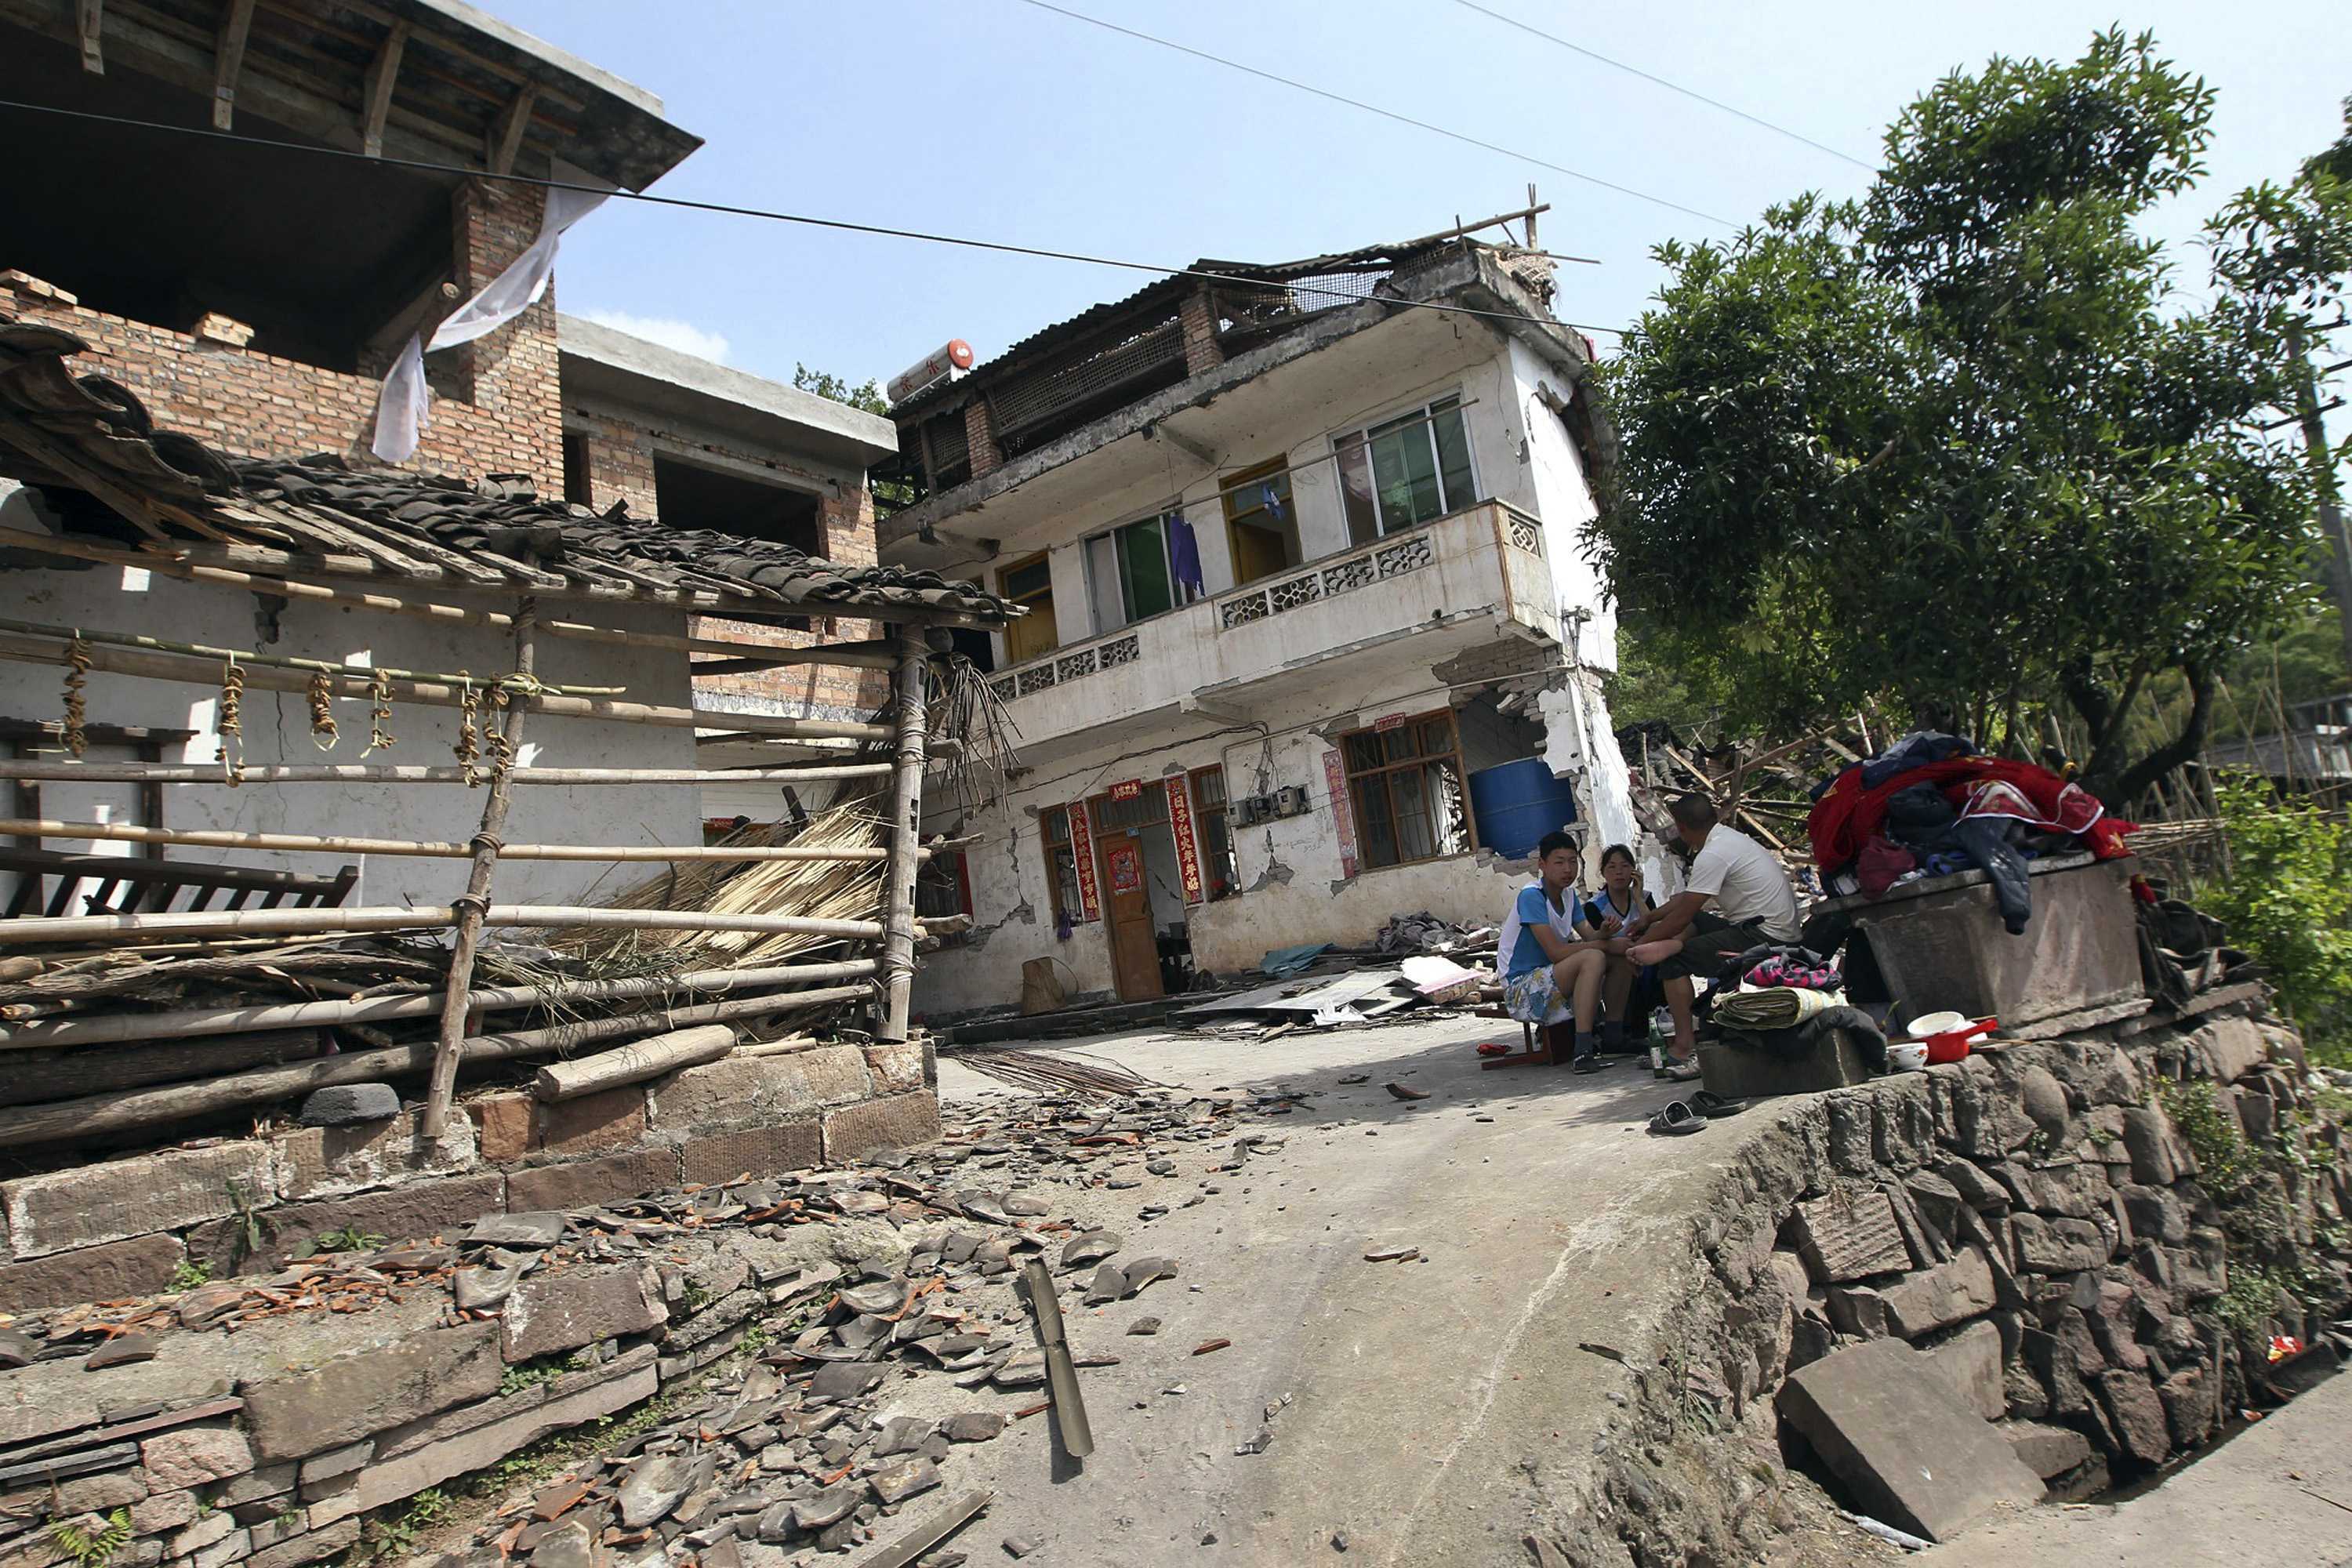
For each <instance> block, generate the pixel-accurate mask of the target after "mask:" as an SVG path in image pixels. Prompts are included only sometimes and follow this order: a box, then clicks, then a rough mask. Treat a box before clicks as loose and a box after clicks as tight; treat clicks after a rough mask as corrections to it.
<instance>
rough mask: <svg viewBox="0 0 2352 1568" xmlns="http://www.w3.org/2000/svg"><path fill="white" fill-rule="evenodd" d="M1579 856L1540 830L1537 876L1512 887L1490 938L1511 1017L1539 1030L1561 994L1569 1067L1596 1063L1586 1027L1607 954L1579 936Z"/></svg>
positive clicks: (1572, 844)
mask: <svg viewBox="0 0 2352 1568" xmlns="http://www.w3.org/2000/svg"><path fill="white" fill-rule="evenodd" d="M1580 859H1581V858H1580V856H1579V855H1578V853H1577V848H1576V840H1575V839H1573V838H1570V837H1569V836H1568V835H1567V834H1565V833H1547V834H1545V835H1544V837H1543V839H1542V841H1541V842H1540V843H1538V845H1537V846H1536V870H1537V873H1538V874H1537V877H1536V879H1535V880H1534V881H1532V882H1530V883H1528V885H1527V886H1526V887H1524V888H1521V889H1519V890H1518V894H1517V897H1515V898H1514V899H1513V900H1511V912H1510V913H1509V914H1508V915H1507V916H1506V917H1505V918H1504V921H1503V929H1502V931H1501V932H1500V933H1499V935H1498V939H1497V941H1496V949H1495V952H1496V959H1497V961H1498V962H1499V963H1501V964H1502V966H1503V1005H1504V1007H1505V1009H1506V1010H1507V1012H1509V1014H1510V1015H1511V1016H1512V1017H1514V1018H1517V1019H1519V1020H1520V1021H1521V1022H1523V1023H1528V1024H1533V1025H1534V1026H1536V1027H1538V1028H1539V1029H1540V1028H1542V1027H1543V1026H1545V1024H1546V1023H1547V1022H1549V1019H1550V1017H1551V1014H1552V1010H1553V1009H1554V1008H1555V1007H1558V1006H1559V1005H1560V1003H1561V1000H1562V999H1563V998H1568V999H1570V1008H1571V1011H1572V1013H1573V1016H1574V1017H1575V1020H1576V1057H1575V1064H1574V1065H1575V1068H1576V1070H1577V1071H1578V1072H1591V1071H1592V1070H1593V1068H1597V1067H1599V1066H1600V1065H1601V1054H1600V1048H1599V1047H1600V1042H1599V1041H1598V1040H1596V1039H1595V1038H1594V1037H1593V1032H1592V1025H1593V1020H1594V1018H1595V1017H1596V1016H1598V1015H1599V1013H1600V1009H1601V978H1602V976H1603V974H1604V973H1605V972H1606V970H1607V968H1608V954H1607V953H1606V952H1604V951H1603V949H1602V945H1601V943H1600V942H1590V941H1579V940H1578V939H1577V937H1576V927H1577V923H1578V922H1579V921H1580V920H1581V919H1582V918H1583V916H1584V903H1583V900H1582V899H1581V898H1580V897H1579V895H1578V893H1577V890H1576V878H1577V873H1578V871H1579V870H1580V868H1581V867H1580Z"/></svg>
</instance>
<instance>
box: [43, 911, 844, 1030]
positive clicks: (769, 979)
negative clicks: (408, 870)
mask: <svg viewBox="0 0 2352 1568" xmlns="http://www.w3.org/2000/svg"><path fill="white" fill-rule="evenodd" d="M0 929H5V922H0ZM880 969H881V965H880V964H879V963H877V962H876V961H875V960H873V959H870V958H854V959H841V960H837V961H835V962H833V963H788V964H775V965H772V966H770V967H767V968H762V969H698V970H692V971H689V972H688V973H684V974H655V975H637V976H635V977H633V978H630V979H627V980H580V981H569V982H564V981H559V982H553V983H551V984H540V985H498V986H488V987H486V988H484V989H482V990H479V991H475V992H472V993H470V994H467V997H466V1007H467V1011H468V1012H474V1013H503V1012H512V1011H514V1010H516V1009H518V1008H523V1007H543V1006H546V1005H548V1004H550V1003H551V1002H554V1001H558V1000H561V1001H564V1002H572V1003H588V1002H626V1001H632V1000H635V999H636V998H638V997H642V996H663V995H697V994H718V995H722V996H724V995H731V994H733V993H735V992H737V991H748V990H756V989H759V988H760V987H762V986H770V985H800V984H808V983H809V982H811V981H819V980H862V979H867V978H869V977H870V976H872V975H874V974H876V973H879V971H880ZM441 1005H442V1003H441V993H440V992H438V991H430V992H424V993H419V994H409V995H402V996H369V997H359V998H344V999H341V1000H337V1001H332V1002H278V1003H270V1004H267V1005H260V1006H253V1007H184V1008H181V1009H179V1010H178V1011H176V1012H170V1013H108V1014H102V1015H100V1016H94V1017H85V1018H60V1019H58V1020H55V1021H53V1022H47V1023H33V1024H20V1025H18V1026H16V1027H15V1028H11V1029H0V1049H16V1050H22V1049H26V1048H42V1049H46V1048H47V1047H58V1046H108V1045H120V1044H121V1043H122V1042H124V1041H126V1040H139V1041H144V1040H172V1039H187V1038H191V1037H195V1036H201V1035H242V1034H248V1033H251V1032H254V1031H256V1030H261V1029H292V1028H307V1027H310V1026H316V1025H321V1024H383V1023H389V1022H391V1021H393V1020H394V1019H398V1018H426V1017H431V1016H434V1015H435V1014H437V1013H439V1012H440V1011H441Z"/></svg>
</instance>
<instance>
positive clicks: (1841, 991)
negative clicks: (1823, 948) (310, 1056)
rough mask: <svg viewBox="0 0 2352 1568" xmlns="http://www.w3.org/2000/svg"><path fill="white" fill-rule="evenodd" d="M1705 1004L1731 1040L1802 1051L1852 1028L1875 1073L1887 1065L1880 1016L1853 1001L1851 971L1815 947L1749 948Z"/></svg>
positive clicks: (1726, 969)
mask: <svg viewBox="0 0 2352 1568" xmlns="http://www.w3.org/2000/svg"><path fill="white" fill-rule="evenodd" d="M1700 1005H1701V1007H1702V1008H1703V1009H1704V1010H1705V1011H1706V1013H1707V1015H1708V1016H1709V1021H1710V1023H1711V1024H1712V1026H1713V1027H1714V1028H1715V1030H1716V1031H1717V1036H1718V1037H1720V1038H1721V1040H1722V1041H1723V1043H1724V1044H1726V1045H1727V1046H1737V1047H1741V1048H1743V1049H1747V1050H1756V1051H1763V1052H1765V1053H1766V1054H1768V1055H1770V1056H1776V1057H1788V1058H1796V1057H1802V1056H1806V1055H1809V1054H1811V1051H1812V1049H1813V1047H1814V1046H1815V1045H1816V1044H1818V1043H1819V1042H1820V1040H1821V1037H1822V1035H1823V1034H1825V1033H1827V1032H1828V1031H1829V1030H1832V1029H1844V1030H1847V1031H1849V1032H1850V1033H1852V1034H1853V1037H1854V1039H1855V1042H1856V1044H1857V1045H1858V1046H1859V1047H1860V1049H1861V1051H1862V1054H1863V1057H1864V1059H1865V1060H1867V1061H1868V1062H1869V1064H1870V1068H1871V1070H1872V1071H1873V1072H1877V1071H1879V1070H1881V1069H1883V1068H1885V1065H1886V1037H1885V1034H1884V1033H1882V1032H1881V1031H1880V1029H1879V1026H1878V1021H1877V1020H1876V1019H1874V1018H1873V1017H1872V1016H1870V1015H1869V1014H1867V1013H1865V1012H1864V1011H1863V1010H1862V1009H1861V1008H1859V1007H1850V1006H1848V1005H1846V1000H1845V977H1844V976H1843V975H1842V974H1840V973H1838V970H1837V967H1836V965H1835V964H1833V963H1831V961H1830V959H1829V958H1828V956H1826V955H1825V954H1822V953H1820V952H1815V951H1813V950H1812V949H1811V948H1806V947H1800V946H1796V945H1793V944H1790V943H1768V944H1766V945H1763V946H1760V947H1751V948H1749V949H1748V951H1747V952H1743V953H1741V954H1740V955H1739V956H1738V957H1737V958H1734V959H1732V960H1730V961H1728V962H1727V963H1725V965H1724V966H1723V972H1722V973H1721V975H1720V976H1719V977H1718V979H1717V983H1716V985H1715V988H1714V989H1713V990H1712V991H1710V992H1709V993H1708V994H1707V995H1706V998H1705V999H1704V1000H1703V1001H1702V1003H1701V1004H1700Z"/></svg>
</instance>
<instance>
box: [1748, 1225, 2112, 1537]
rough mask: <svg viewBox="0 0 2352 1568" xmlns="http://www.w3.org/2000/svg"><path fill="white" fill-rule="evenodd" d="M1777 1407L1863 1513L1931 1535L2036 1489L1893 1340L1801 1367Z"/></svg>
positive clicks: (2005, 1447) (1850, 1348)
mask: <svg viewBox="0 0 2352 1568" xmlns="http://www.w3.org/2000/svg"><path fill="white" fill-rule="evenodd" d="M1892 1223H1893V1222H1892V1219H1891V1217H1890V1220H1889V1226H1890V1227H1891V1226H1892ZM2151 1394H2153V1391H2152V1390H2151ZM1776 1404H1777V1405H1778V1408H1779V1409H1780V1414H1781V1415H1783V1416H1785V1417H1786V1418H1787V1419H1788V1421H1789V1422H1790V1425H1791V1426H1795V1427H1796V1428H1797V1429H1798V1431H1800V1432H1801V1433H1802V1434H1803V1435H1804V1436H1805V1439H1806V1440H1807V1441H1808V1442H1810V1443H1811V1445H1812V1447H1813V1450H1814V1452H1816V1453H1817V1454H1819V1455H1820V1456H1821V1457H1822V1460H1823V1462H1824V1463H1826V1464H1827V1465H1828V1466H1829V1468H1830V1470H1831V1472H1832V1474H1833V1475H1835V1476H1836V1477H1837V1478H1838V1479H1839V1480H1840V1481H1841V1482H1843V1484H1844V1485H1845V1486H1846V1487H1847V1488H1848V1489H1850V1490H1851V1492H1852V1494H1853V1499H1854V1500H1855V1501H1856V1502H1857V1503H1858V1504H1859V1505H1860V1506H1861V1509H1862V1511H1864V1512H1865V1513H1868V1514H1870V1515H1871V1516H1872V1517H1873V1518H1875V1519H1880V1520H1884V1521H1886V1522H1887V1523H1889V1524H1892V1525H1894V1526H1895V1527H1896V1528H1897V1529H1900V1530H1907V1531H1911V1532H1912V1533H1913V1534H1915V1535H1921V1536H1925V1537H1927V1539H1928V1540H1930V1541H1948V1540H1950V1539H1951V1538H1952V1537H1953V1536H1954V1535H1955V1534H1957V1533H1958V1532H1959V1531H1961V1530H1963V1529H1965V1528H1966V1527H1967V1526H1968V1525H1969V1522H1970V1521H1974V1520H1975V1519H1977V1518H1978V1517H1979V1515H1981V1514H1983V1513H1984V1512H1985V1511H1986V1510H1989V1509H1990V1508H1992V1507H1994V1506H1995V1505H1996V1504H1999V1503H2002V1502H2031V1501H2033V1500H2035V1499H2037V1498H2039V1497H2040V1496H2041V1495H2042V1478H2041V1477H2039V1476H2037V1475H2035V1474H2034V1473H2033V1472H2032V1470H2031V1469H2029V1468H2027V1467H2026V1466H2025V1465H2024V1464H2023V1463H2022V1462H2021V1461H2020V1460H2019V1459H2018V1458H2017V1456H2016V1455H2015V1454H2014V1453H2013V1452H2011V1448H2010V1446H2009V1444H2008V1442H2007V1441H2006V1440H2004V1439H2003V1438H2002V1437H2001V1436H2000V1433H1998V1432H1996V1431H1995V1430H1994V1429H1993V1427H1992V1426H1991V1424H1990V1422H1988V1421H1986V1420H1985V1419H1984V1417H1982V1416H1981V1415H1977V1414H1976V1413H1975V1412H1974V1411H1973V1410H1970V1409H1968V1408H1966V1407H1965V1406H1963V1405H1959V1404H1958V1403H1957V1402H1956V1401H1955V1399H1954V1398H1953V1395H1952V1394H1951V1393H1950V1391H1949V1388H1948V1385H1947V1384H1946V1383H1945V1381H1944V1380H1943V1379H1942V1378H1941V1377H1939V1376H1938V1375H1937V1373H1935V1372H1934V1371H1933V1370H1932V1369H1931V1368H1930V1366H1929V1365H1928V1363H1927V1359H1926V1358H1925V1357H1924V1356H1922V1355H1921V1354H1920V1353H1919V1352H1917V1351H1915V1350H1913V1349H1912V1348H1911V1347H1910V1346H1909V1345H1907V1344H1905V1343H1904V1342H1902V1341H1900V1340H1893V1339H1886V1340H1872V1341H1868V1342H1864V1343H1862V1344H1858V1345H1847V1346H1845V1347H1843V1348H1842V1349H1839V1350H1835V1351H1832V1352H1830V1353H1829V1354H1828V1355H1826V1356H1823V1357H1822V1359H1821V1360H1819V1361H1817V1362H1814V1363H1811V1364H1810V1365H1807V1366H1803V1367H1800V1368H1799V1369H1798V1370H1797V1371H1796V1372H1794V1373H1790V1377H1789V1381H1788V1382H1787V1383H1785V1384H1782V1385H1781V1388H1780V1395H1779V1398H1778V1400H1777V1401H1776Z"/></svg>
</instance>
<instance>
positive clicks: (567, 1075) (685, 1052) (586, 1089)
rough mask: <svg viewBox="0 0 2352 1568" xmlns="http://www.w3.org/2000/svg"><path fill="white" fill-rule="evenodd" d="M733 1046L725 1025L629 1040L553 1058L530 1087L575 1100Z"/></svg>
mask: <svg viewBox="0 0 2352 1568" xmlns="http://www.w3.org/2000/svg"><path fill="white" fill-rule="evenodd" d="M734 1048H735V1031H734V1030H733V1029H730V1028H729V1027H728V1026H726V1025H724V1024H704V1025H701V1026H698V1027H696V1028H692V1029H677V1030H674V1031H672V1032H671V1033H669V1034H667V1035H656V1036H654V1037H651V1038H650V1039H644V1040H633V1041H631V1042H630V1043H629V1044H627V1045H625V1046H619V1047H614V1049H612V1050H609V1051H599V1052H597V1053H596V1054H595V1055H594V1056H593V1057H582V1058H579V1059H577V1060H575V1061H568V1062H553V1063H551V1064H550V1065H548V1066H546V1067H543V1068H540V1069H539V1076H538V1077H537V1078H536V1079H532V1080H531V1086H530V1091H531V1093H532V1094H534V1095H536V1096H538V1097H539V1099H541V1100H543V1101H545V1102H547V1103H549V1104H554V1103H557V1102H559V1101H562V1100H577V1099H579V1098H580V1097H581V1096H582V1095H583V1094H594V1093H596V1092H597V1091H598V1090H600V1089H619V1088H621V1087H622V1086H623V1085H625V1084H632V1083H643V1082H644V1081H645V1080H646V1079H649V1078H659V1077H661V1075H662V1074H664V1073H666V1072H676V1071H677V1069H678V1068H690V1067H698V1066H700V1065H701V1064H702V1063H704V1062H715V1061H717V1060H718V1059H719V1058H721V1057H723V1056H725V1055H726V1054H727V1053H728V1052H729V1051H731V1050H733V1049H734Z"/></svg>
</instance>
